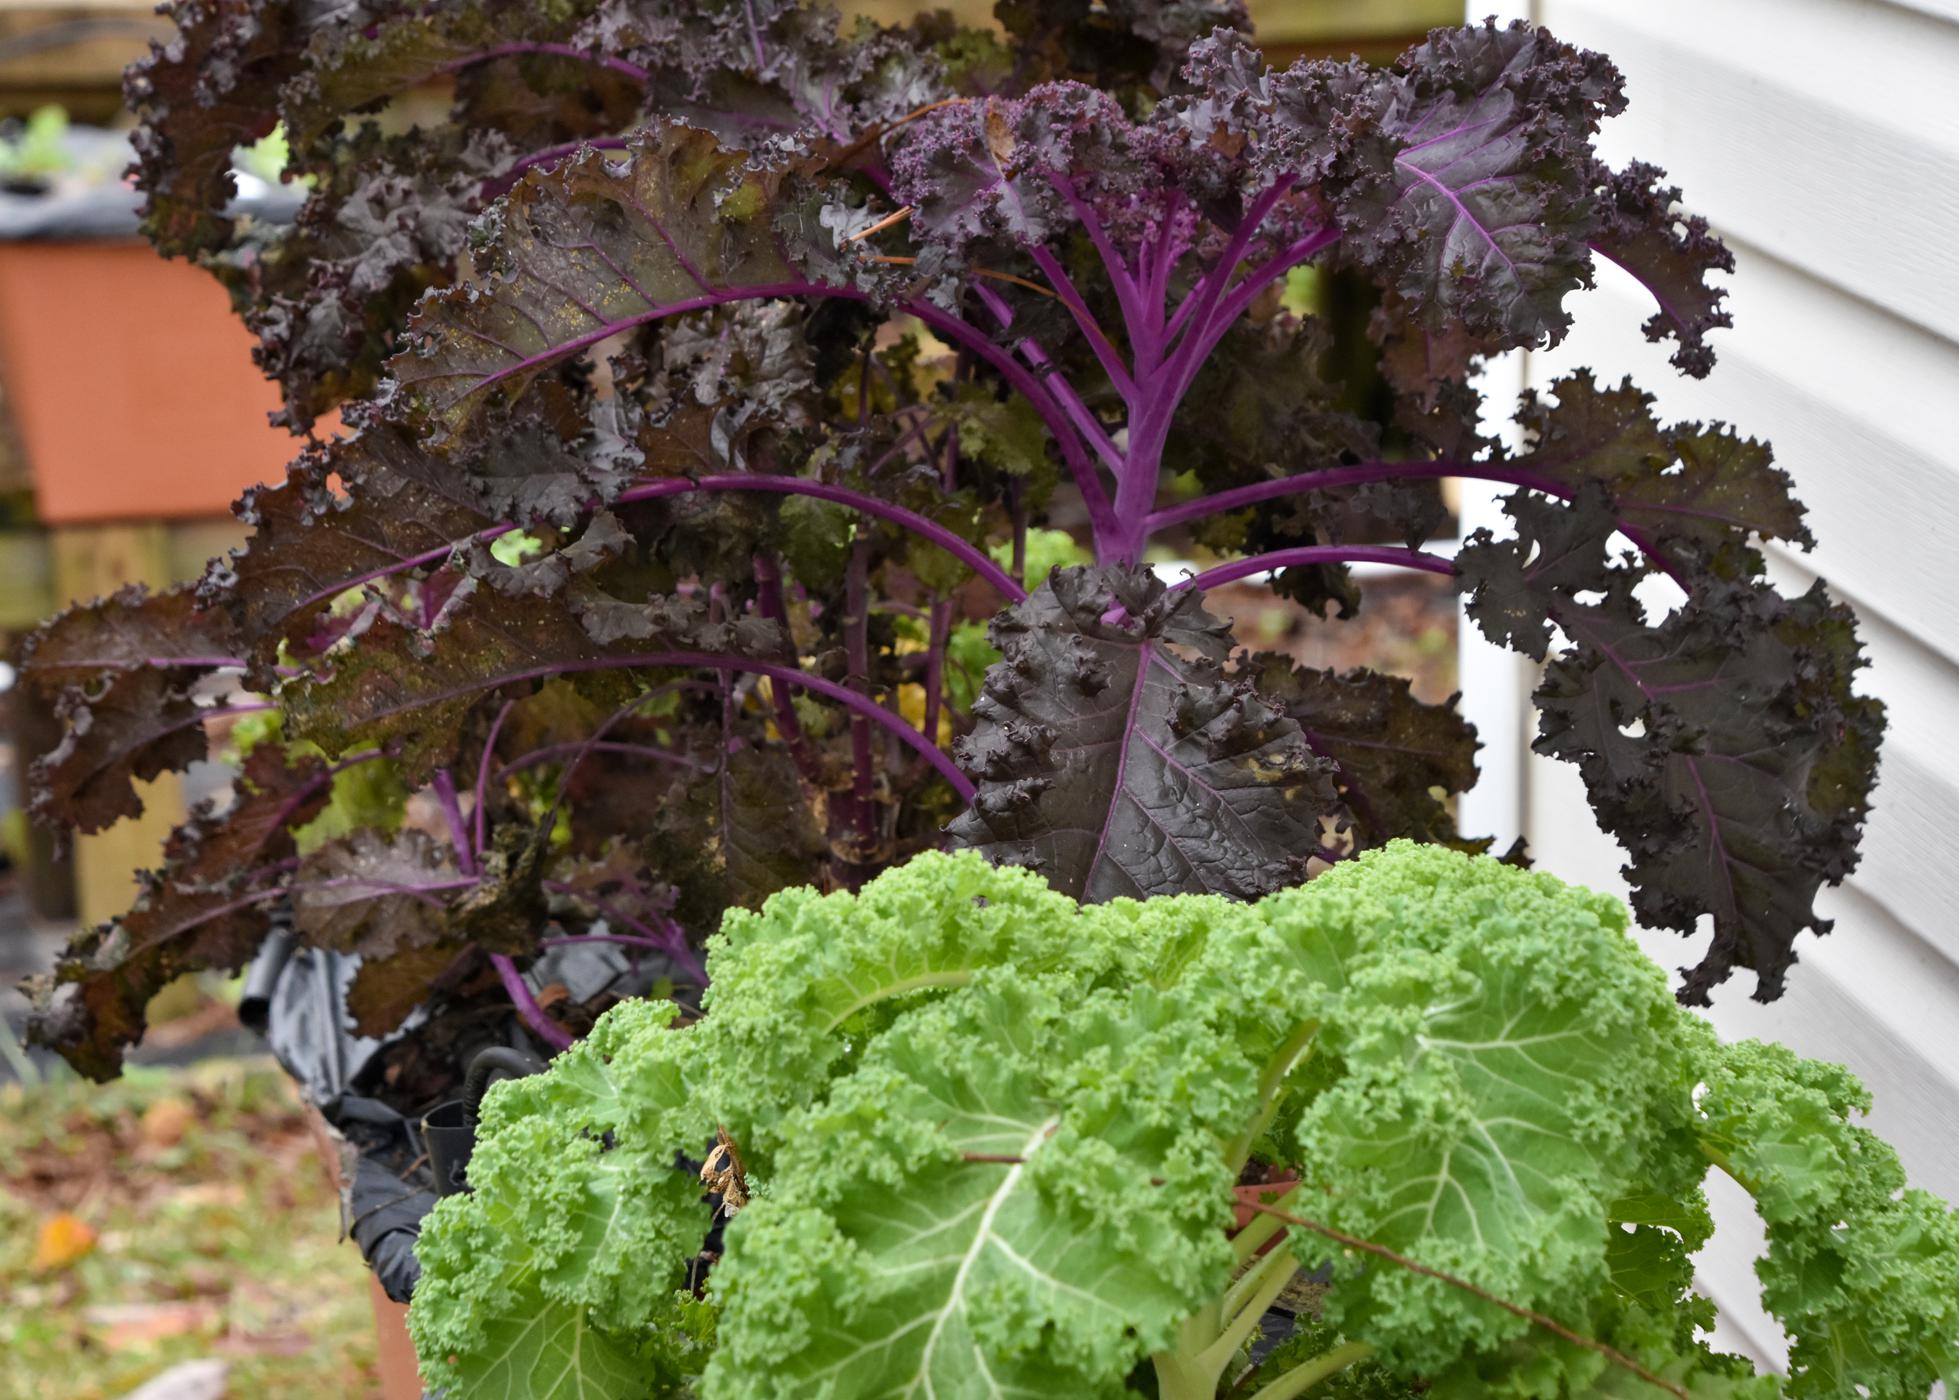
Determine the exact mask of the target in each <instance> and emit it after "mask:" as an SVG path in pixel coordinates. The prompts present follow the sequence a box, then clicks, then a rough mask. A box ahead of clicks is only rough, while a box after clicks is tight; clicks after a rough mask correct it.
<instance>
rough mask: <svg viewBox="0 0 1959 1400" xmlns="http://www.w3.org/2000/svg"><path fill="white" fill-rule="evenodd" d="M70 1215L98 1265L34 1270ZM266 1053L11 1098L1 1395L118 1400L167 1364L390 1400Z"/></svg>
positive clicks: (289, 1393) (4, 1111)
mask: <svg viewBox="0 0 1959 1400" xmlns="http://www.w3.org/2000/svg"><path fill="white" fill-rule="evenodd" d="M63 1213H66V1214H69V1215H72V1216H74V1217H76V1218H77V1219H79V1220H80V1221H81V1223H82V1224H84V1225H86V1226H87V1227H89V1229H90V1230H92V1231H93V1232H94V1234H95V1237H96V1238H95V1244H94V1247H93V1248H92V1249H90V1250H89V1251H88V1252H87V1253H85V1254H83V1255H81V1256H80V1257H79V1258H76V1259H73V1260H72V1261H69V1262H67V1263H65V1264H58V1265H47V1264H43V1265H42V1266H41V1267H38V1268H37V1267H36V1265H35V1250H36V1243H37V1241H38V1240H39V1239H40V1237H41V1233H42V1230H43V1228H44V1226H45V1225H46V1223H47V1222H48V1221H49V1220H51V1219H53V1218H55V1217H56V1216H58V1215H61V1214H63ZM339 1228H340V1216H339V1207H338V1204H337V1203H336V1201H335V1199H334V1193H333V1191H332V1188H331V1187H330V1185H329V1183H328V1180H327V1177H326V1173H325V1168H324V1167H323V1165H322V1163H321V1161H320V1158H319V1156H318V1153H317V1151H316V1149H315V1147H314V1140H313V1137H312V1135H311V1134H310V1133H309V1131H308V1130H307V1126H306V1122H305V1119H304V1117H303V1116H302V1114H301V1111H300V1107H299V1103H298V1100H297V1098H296V1097H295V1095H294V1093H293V1091H292V1087H291V1085H290V1083H289V1082H288V1081H287V1080H286V1078H285V1076H284V1075H283V1074H282V1073H281V1072H280V1070H279V1069H278V1067H277V1066H276V1065H274V1064H273V1063H272V1062H271V1061H270V1060H257V1059H254V1060H231V1061H216V1062H209V1063H205V1064H201V1065H198V1066H195V1067H194V1068H191V1069H188V1070H171V1071H164V1070H154V1069H151V1070H142V1069H138V1070H132V1071H130V1073H129V1074H127V1075H126V1076H125V1077H124V1078H123V1079H121V1080H119V1081H117V1082H115V1083H113V1084H108V1085H92V1084H85V1083H81V1082H79V1081H77V1080H75V1079H74V1078H72V1077H71V1076H63V1077H60V1078H57V1079H54V1080H51V1081H50V1082H47V1083H43V1084H39V1085H33V1086H22V1085H18V1084H9V1085H5V1086H0V1356H4V1357H5V1358H6V1359H5V1361H4V1363H0V1397H3V1398H4V1400H98V1398H99V1400H113V1397H117V1396H121V1395H124V1394H126V1393H127V1392H128V1391H130V1390H132V1389H134V1388H135V1387H136V1386H138V1385H140V1384H142V1383H143V1382H144V1381H146V1380H148V1379H149V1378H150V1377H152V1376H154V1375H156V1374H157V1373H158V1372H160V1371H162V1370H164V1369H165V1368H167V1367H168V1366H170V1365H172V1364H174V1363H176V1362H179V1361H186V1360H191V1359H194V1358H200V1357H220V1358H223V1359H224V1360H225V1361H227V1362H228V1363H229V1365H230V1368H231V1369H230V1392H229V1393H230V1394H232V1395H237V1396H278V1397H281V1400H313V1397H320V1398H321V1400H324V1397H329V1396H331V1397H334V1400H360V1398H361V1397H369V1396H376V1395H378V1394H379V1393H380V1392H379V1383H378V1381H377V1378H376V1372H375V1361H374V1326H373V1316H372V1313H371V1311H370V1309H369V1302H368V1291H367V1279H366V1270H365V1268H364V1267H363V1265H362V1264H361V1260H360V1255H359V1253H358V1252H357V1251H356V1250H355V1249H354V1246H353V1245H352V1244H351V1243H347V1244H342V1243H340V1242H339V1240H338V1235H339Z"/></svg>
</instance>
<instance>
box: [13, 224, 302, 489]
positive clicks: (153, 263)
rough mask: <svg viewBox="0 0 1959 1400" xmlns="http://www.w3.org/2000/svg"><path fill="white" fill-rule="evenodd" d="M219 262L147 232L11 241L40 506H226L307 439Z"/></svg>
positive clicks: (17, 368) (273, 472)
mask: <svg viewBox="0 0 1959 1400" xmlns="http://www.w3.org/2000/svg"><path fill="white" fill-rule="evenodd" d="M253 343H254V342H253V338H252V335H251V332H249V331H247V330H246V329H245V327H244V325H243V323H241V322H240V321H239V320H238V318H237V317H236V316H235V315H233V314H232V311H231V304H230V299H229V298H228V297H227V296H226V295H225V292H224V289H223V288H222V287H220V286H219V285H218V284H217V282H216V281H215V280H214V279H213V278H212V277H211V275H210V274H209V273H207V272H205V271H203V270H202V269H200V268H197V267H193V266H192V265H190V264H189V263H186V262H183V261H181V260H178V261H165V260H164V259H163V258H160V257H158V256H157V255H156V253H155V251H154V250H153V249H151V248H150V247H149V246H148V245H146V244H141V243H116V242H99V243H0V374H4V375H5V376H6V382H7V394H8V401H9V403H10V405H11V409H12V413H13V416H14V419H15V423H16V426H17V427H18V429H19V434H20V439H21V443H22V446H23V448H24V449H25V452H26V456H27V461H28V466H29V469H30V471H31V472H32V474H33V479H34V495H35V501H36V504H37V507H38V509H39V512H40V515H41V518H42V519H43V520H45V521H47V522H49V523H51V524H69V523H74V522H79V521H103V520H131V519H164V518H184V517H189V516H212V515H224V514H226V513H228V512H229V510H230V508H231V503H232V502H233V501H234V500H236V499H237V498H238V494H239V493H240V492H241V491H243V490H244V488H246V487H247V486H251V485H254V484H256V483H258V482H262V481H280V480H283V479H284V477H285V466H286V463H287V462H288V461H290V460H291V459H292V458H293V457H294V456H296V455H297V454H298V449H299V443H298V441H297V440H296V439H295V438H293V437H292V435H291V434H289V433H287V432H285V431H284V430H283V429H279V428H274V427H272V426H271V424H269V423H268V422H267V421H266V415H267V414H268V413H270V412H272V411H273V410H274V409H276V408H278V407H279V391H278V389H277V387H276V386H274V385H273V384H272V383H271V382H270V381H268V380H267V379H266V378H265V377H264V376H263V375H262V374H260V373H259V370H258V366H256V365H254V364H253V363H252V358H251V352H252V346H253Z"/></svg>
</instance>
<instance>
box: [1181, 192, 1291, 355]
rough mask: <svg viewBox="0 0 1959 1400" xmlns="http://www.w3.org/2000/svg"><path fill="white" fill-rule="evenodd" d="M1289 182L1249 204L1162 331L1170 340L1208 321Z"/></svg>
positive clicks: (1284, 193) (1283, 196)
mask: <svg viewBox="0 0 1959 1400" xmlns="http://www.w3.org/2000/svg"><path fill="white" fill-rule="evenodd" d="M1292 182H1293V177H1292V176H1290V175H1284V176H1281V177H1280V178H1279V179H1277V180H1274V181H1273V182H1272V183H1271V184H1270V185H1269V186H1267V187H1266V189H1265V192H1264V193H1263V194H1261V195H1259V197H1258V198H1257V199H1255V200H1253V201H1252V204H1251V207H1250V208H1249V209H1247V210H1246V211H1245V216H1244V218H1242V219H1240V220H1239V221H1238V227H1237V228H1235V229H1233V230H1232V231H1231V237H1230V239H1229V240H1228V241H1227V242H1226V243H1225V245H1224V247H1223V249H1222V250H1220V251H1219V253H1218V256H1217V259H1216V261H1214V262H1213V263H1212V264H1211V267H1210V270H1209V271H1208V272H1206V273H1205V274H1204V276H1203V277H1201V278H1199V279H1198V282H1197V285H1196V286H1194V287H1192V288H1191V289H1190V291H1189V292H1188V293H1186V294H1185V296H1184V299H1183V302H1182V303H1181V304H1180V305H1179V306H1178V307H1177V310H1176V313H1175V314H1174V315H1172V316H1171V318H1170V322H1169V324H1168V325H1167V326H1166V327H1165V328H1164V331H1165V334H1166V336H1168V337H1169V338H1172V339H1174V338H1175V337H1176V335H1177V332H1178V331H1180V330H1181V329H1183V327H1184V325H1185V324H1186V323H1189V322H1193V321H1194V322H1198V323H1202V322H1204V321H1206V320H1209V319H1210V316H1211V313H1212V312H1213V311H1215V310H1216V309H1217V304H1218V302H1219V300H1220V299H1221V298H1222V297H1223V296H1224V290H1225V287H1226V286H1227V285H1228V284H1229V283H1230V281H1231V274H1232V273H1233V272H1235V271H1236V270H1237V268H1238V263H1239V260H1240V259H1242V258H1243V257H1244V256H1245V251H1246V250H1247V249H1248V248H1250V247H1251V246H1252V239H1254V238H1256V237H1257V236H1258V229H1259V225H1260V224H1263V223H1264V222H1265V216H1266V215H1267V214H1270V213H1271V212H1272V210H1273V209H1274V208H1275V207H1276V206H1277V205H1278V203H1279V201H1280V200H1281V199H1283V198H1285V195H1286V191H1288V190H1290V189H1291V188H1292Z"/></svg>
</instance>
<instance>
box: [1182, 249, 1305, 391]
mask: <svg viewBox="0 0 1959 1400" xmlns="http://www.w3.org/2000/svg"><path fill="white" fill-rule="evenodd" d="M1339 240H1340V230H1339V229H1336V228H1323V229H1316V230H1314V231H1313V232H1312V233H1310V234H1308V235H1307V236H1306V237H1304V238H1301V239H1299V240H1297V241H1296V242H1294V243H1291V244H1288V245H1287V246H1286V247H1284V248H1282V249H1280V250H1279V251H1278V252H1277V253H1275V254H1273V255H1272V256H1271V257H1270V258H1268V259H1266V260H1265V261H1264V262H1262V263H1260V264H1259V265H1258V266H1257V267H1255V268H1252V269H1251V270H1250V271H1249V272H1247V273H1246V274H1245V275H1244V276H1243V277H1242V278H1240V279H1239V281H1238V284H1237V285H1236V286H1235V287H1233V288H1232V289H1231V291H1230V293H1229V294H1228V295H1227V296H1226V297H1225V298H1224V300H1223V301H1222V302H1220V303H1219V305H1218V307H1217V309H1216V310H1215V311H1213V312H1212V313H1211V317H1210V323H1209V324H1208V325H1205V326H1201V327H1198V328H1196V329H1194V330H1193V331H1192V332H1191V340H1190V342H1189V343H1192V344H1194V345H1197V346H1201V347H1202V349H1201V350H1198V351H1196V353H1195V354H1193V355H1192V357H1191V362H1190V364H1189V366H1188V367H1187V369H1186V371H1185V383H1186V390H1187V389H1188V383H1189V381H1190V380H1193V379H1195V378H1196V377H1197V371H1198V370H1199V369H1201V368H1202V367H1203V361H1204V359H1205V358H1206V357H1207V356H1208V355H1209V354H1210V353H1211V351H1212V350H1213V349H1214V348H1215V347H1216V346H1217V343H1218V341H1220V340H1222V339H1223V338H1224V334H1225V332H1226V331H1228V330H1230V329H1231V327H1232V326H1233V325H1235V324H1236V323H1237V321H1238V318H1239V317H1240V316H1243V315H1244V314H1245V311H1246V310H1247V308H1249V307H1250V306H1251V304H1252V302H1253V301H1254V300H1255V299H1256V298H1257V297H1258V294H1259V293H1260V292H1262V291H1264V290H1265V289H1266V288H1267V287H1269V286H1270V285H1272V283H1273V282H1275V281H1277V280H1278V279H1279V278H1281V277H1283V276H1285V275H1286V274H1287V273H1288V272H1290V271H1292V269H1294V268H1295V267H1298V266H1299V265H1300V264H1301V263H1303V262H1305V261H1306V260H1307V259H1308V258H1311V257H1313V256H1314V255H1315V254H1317V253H1320V252H1323V251H1325V250H1326V249H1327V248H1330V247H1331V246H1333V244H1335V243H1337V242H1339Z"/></svg>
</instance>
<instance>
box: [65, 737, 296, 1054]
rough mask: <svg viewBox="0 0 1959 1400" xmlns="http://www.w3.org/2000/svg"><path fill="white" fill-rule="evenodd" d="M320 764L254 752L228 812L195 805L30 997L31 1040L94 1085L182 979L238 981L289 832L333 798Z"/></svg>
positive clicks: (287, 851) (289, 845) (270, 902)
mask: <svg viewBox="0 0 1959 1400" xmlns="http://www.w3.org/2000/svg"><path fill="white" fill-rule="evenodd" d="M331 788H332V785H331V782H330V781H329V779H328V776H327V772H326V768H325V765H323V764H322V763H320V762H319V761H318V760H317V759H310V758H309V759H302V760H300V761H299V762H298V763H296V764H288V763H287V761H286V759H285V756H284V755H283V754H282V753H280V751H279V749H278V747H277V746H276V745H272V744H264V745H260V746H259V747H257V748H255V749H254V750H253V751H252V754H251V757H250V758H249V759H248V760H247V761H246V764H245V771H244V775H243V778H242V781H241V782H240V784H239V786H238V789H237V791H236V794H235V795H234V797H233V798H232V801H231V804H230V805H229V806H228V807H226V808H225V809H224V810H223V811H219V810H217V809H216V808H215V807H214V806H213V805H212V804H210V803H203V804H200V805H199V806H198V807H197V809H196V810H194V811H193V812H192V813H191V815H190V819H189V820H188V821H186V822H185V823H184V824H183V825H182V826H180V827H178V828H177V829H176V831H175V832H173V833H172V834H171V837H170V840H169V842H168V843H167V844H166V845H165V847H164V852H163V854H164V864H163V868H162V869H161V870H157V871H154V872H151V873H149V874H146V875H145V876H144V877H143V881H142V892H141V894H140V895H139V896H138V898H137V901H136V905H135V907H134V908H132V909H131V910H130V911H129V913H127V914H125V915H124V916H123V917H122V918H120V919H118V920H116V921H115V922H114V923H109V924H104V925H102V926H101V927H100V928H96V929H91V930H89V931H87V932H85V933H82V934H79V935H78V936H77V937H76V938H75V940H74V942H73V943H71V944H70V945H69V947H68V949H67V951H66V952H64V953H63V954H62V957H61V960H60V962H58V963H57V964H56V966H55V970H54V972H53V973H52V974H51V975H50V976H49V977H48V978H46V979H44V980H43V981H41V982H40V983H39V985H38V986H37V987H36V988H35V989H34V991H35V1001H36V1009H35V1012H34V1017H33V1020H32V1022H31V1023H30V1034H31V1035H32V1037H33V1038H34V1039H35V1040H36V1041H37V1042H39V1043H40V1044H43V1045H47V1046H51V1047H52V1048H54V1049H56V1050H58V1051H60V1053H61V1055H62V1057H63V1058H64V1059H66V1060H67V1061H68V1062H69V1063H70V1064H71V1065H73V1066H74V1067H75V1068H76V1069H77V1070H79V1071H81V1072H82V1073H83V1074H86V1075H88V1076H89V1077H90V1078H91V1079H108V1078H111V1077H113V1076H114V1075H115V1074H116V1072H117V1071H118V1070H119V1069H120V1068H121V1065H122V1057H123V1052H124V1051H125V1050H127V1049H128V1048H129V1047H130V1046H132V1045H134V1044H135V1043H136V1042H137V1041H139V1040H141V1039H142V1037H143V1030H144V1026H145V1009H146V1008H147V1007H148V1005H149V1001H150V998H151V997H153V996H155V995H156V994H157V993H158V992H160V991H162V990H163V988H164V987H166V986H168V985H169V984H170V983H171V982H172V981H174V980H176V979H177V978H178V977H180V976H182V975H183V974H184V973H187V972H199V971H204V970H207V969H215V970H220V971H226V972H235V971H237V970H238V969H239V968H241V967H243V966H244V965H245V963H246V962H248V961H250V959H251V957H252V955H253V954H254V953H256V952H257V951H258V946H259V944H260V942H261V941H263V939H264V937H265V934H266V932H267V929H268V927H269V925H268V916H269V914H270V912H271V910H272V909H273V908H274V906H275V903H276V901H277V899H278V898H280V897H281V895H282V886H281V885H280V884H279V883H277V881H276V879H274V878H273V876H274V875H275V874H276V865H277V863H278V862H279V861H282V860H284V859H286V858H288V857H289V856H290V855H291V854H292V850H293V840H292V833H293V831H294V830H296V829H297V828H299V827H302V826H304V825H305V824H306V823H307V822H309V821H311V820H312V819H313V817H314V816H316V815H317V814H318V813H319V811H320V809H321V808H322V807H324V806H325V805H326V801H327V797H328V795H329V793H330V792H331Z"/></svg>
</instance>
